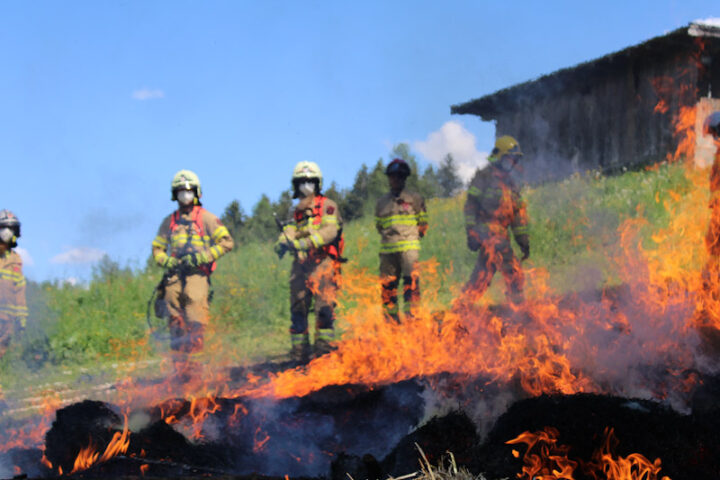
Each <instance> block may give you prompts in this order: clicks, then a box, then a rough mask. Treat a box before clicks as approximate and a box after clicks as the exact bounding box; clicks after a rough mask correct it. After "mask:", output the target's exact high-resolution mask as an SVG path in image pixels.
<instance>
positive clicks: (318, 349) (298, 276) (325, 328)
mask: <svg viewBox="0 0 720 480" xmlns="http://www.w3.org/2000/svg"><path fill="white" fill-rule="evenodd" d="M322 181H323V178H322V172H321V171H320V167H318V165H317V164H316V163H314V162H307V161H303V162H300V163H298V164H297V165H296V166H295V169H294V171H293V176H292V188H293V198H298V199H299V201H298V204H297V206H296V207H295V209H294V212H293V218H292V221H291V222H290V223H288V224H287V225H285V227H284V228H283V231H282V232H281V233H280V236H279V237H278V240H277V242H276V243H275V250H276V252H277V253H278V256H280V257H282V255H283V254H284V253H285V252H286V251H291V252H293V257H294V259H293V264H292V267H291V271H290V324H291V325H290V342H291V349H290V356H291V358H292V360H293V361H295V362H297V363H306V362H307V361H309V360H310V355H311V348H310V334H309V332H308V315H309V313H310V307H311V304H312V301H313V298H314V299H315V344H314V353H315V355H316V356H320V355H323V354H325V353H328V352H330V351H331V350H332V349H333V346H332V342H333V340H334V339H335V299H336V296H337V291H338V287H339V281H340V262H341V261H342V260H343V259H342V250H343V243H344V242H343V237H342V218H341V216H340V211H339V210H338V206H337V204H336V203H335V202H334V201H332V200H330V199H329V198H327V197H325V196H324V195H323V194H322Z"/></svg>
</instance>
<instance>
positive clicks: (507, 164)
mask: <svg viewBox="0 0 720 480" xmlns="http://www.w3.org/2000/svg"><path fill="white" fill-rule="evenodd" d="M498 163H499V166H500V168H501V169H502V170H503V171H505V172H510V171H511V170H512V169H513V168H514V167H515V163H516V162H515V159H514V158H512V157H510V156H509V155H506V156H504V157H502V158H501V159H500V161H499V162H498Z"/></svg>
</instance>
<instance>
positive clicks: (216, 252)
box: [210, 245, 223, 260]
mask: <svg viewBox="0 0 720 480" xmlns="http://www.w3.org/2000/svg"><path fill="white" fill-rule="evenodd" d="M222 253H223V250H222V247H220V246H218V245H215V246H214V247H210V255H212V257H213V258H214V259H215V260H217V259H218V258H220V256H221V255H222Z"/></svg>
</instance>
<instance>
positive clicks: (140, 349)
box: [0, 165, 691, 387]
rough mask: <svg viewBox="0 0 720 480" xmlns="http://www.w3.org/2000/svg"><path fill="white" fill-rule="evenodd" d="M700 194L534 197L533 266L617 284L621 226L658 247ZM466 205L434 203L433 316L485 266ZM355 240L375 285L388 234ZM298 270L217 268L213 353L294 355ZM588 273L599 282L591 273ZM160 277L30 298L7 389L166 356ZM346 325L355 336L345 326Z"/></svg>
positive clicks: (542, 189) (152, 272)
mask: <svg viewBox="0 0 720 480" xmlns="http://www.w3.org/2000/svg"><path fill="white" fill-rule="evenodd" d="M690 188H691V187H690V185H689V182H688V181H687V180H686V179H685V176H684V173H683V167H682V166H679V165H669V166H667V165H666V166H661V167H660V168H658V169H657V170H654V171H647V172H631V173H626V174H624V175H622V176H615V177H603V176H596V175H592V174H590V175H584V176H574V177H571V178H569V179H567V180H564V181H561V182H559V183H554V184H547V185H542V186H538V187H534V188H528V189H526V191H525V192H524V198H525V199H526V201H527V204H528V213H529V218H530V241H531V263H530V264H529V265H530V266H534V267H541V268H544V269H547V271H548V272H549V274H550V277H549V278H550V284H551V286H552V287H554V288H556V289H558V290H560V291H567V290H572V289H579V288H589V287H596V286H597V285H598V284H602V283H606V282H612V281H613V279H614V272H613V271H612V266H611V265H609V264H607V262H606V261H604V258H605V257H604V252H605V251H607V250H609V249H612V248H614V246H615V245H616V244H617V233H616V232H617V228H618V226H619V225H620V224H621V222H623V221H624V220H625V219H628V218H633V217H636V216H637V215H639V212H642V215H643V216H644V217H645V218H646V219H647V220H648V226H647V227H646V231H645V234H644V235H645V238H644V241H648V238H649V235H650V233H651V232H652V231H655V230H657V229H659V228H662V227H663V226H665V225H666V224H667V222H668V214H667V212H666V211H665V208H664V207H663V202H662V201H660V202H658V201H657V198H658V197H659V198H664V197H665V196H666V192H668V191H670V190H672V191H674V192H677V193H678V194H680V195H681V196H682V195H683V194H685V193H687V192H688V191H689V189H690ZM463 202H464V197H463V196H459V197H456V198H452V199H434V200H431V201H430V202H429V203H428V211H429V223H430V230H429V232H428V235H427V237H426V238H425V239H424V240H423V249H422V253H421V260H422V261H423V262H424V263H423V266H424V267H423V268H424V269H425V270H426V271H428V270H429V269H431V268H432V267H433V266H436V267H437V271H436V273H435V274H434V282H433V284H434V288H433V289H432V291H426V293H427V295H428V296H432V297H433V302H434V303H435V305H433V307H434V308H443V307H444V306H447V305H449V303H450V301H451V300H452V298H453V296H454V295H455V294H456V292H457V291H458V289H459V288H460V287H461V286H462V284H463V283H464V282H465V281H466V279H467V278H468V276H469V275H470V272H471V270H472V268H473V265H474V262H475V254H474V253H472V252H470V251H469V250H468V249H467V247H466V242H465V231H464V221H463V217H462V205H463ZM345 238H346V251H345V256H346V257H348V258H349V259H350V262H349V263H348V264H346V265H345V267H344V268H345V269H346V271H347V272H352V274H353V275H358V272H364V273H365V275H370V276H373V277H374V276H375V275H376V274H377V268H378V258H377V251H378V246H379V236H378V234H377V232H376V231H375V228H374V224H373V219H372V218H371V217H365V218H363V219H360V220H358V221H355V222H352V223H350V224H348V225H346V227H345ZM150 240H151V239H148V241H150ZM290 263H291V260H290V258H289V257H286V258H284V259H283V260H278V259H277V257H276V256H275V254H274V252H273V250H272V244H271V243H268V244H257V243H251V244H245V245H239V246H238V247H237V248H236V250H235V251H233V252H232V253H230V254H229V255H227V256H226V257H224V258H222V259H221V260H220V261H219V263H218V269H217V271H216V272H215V274H214V275H213V287H214V290H215V299H214V301H213V303H212V306H211V312H212V316H213V319H212V328H211V331H210V332H209V334H208V341H207V344H208V347H207V348H206V354H208V355H215V356H220V355H222V356H223V357H224V358H225V359H226V360H227V361H228V362H229V363H231V364H242V363H247V362H251V361H259V360H261V359H263V358H266V357H273V356H276V355H281V354H283V353H285V352H286V351H287V349H288V347H289V341H288V327H289V292H288V276H289V267H290ZM589 270H592V272H594V273H593V274H588V271H589ZM161 275H162V272H161V271H160V269H158V268H155V267H151V268H148V269H147V270H145V271H139V272H132V271H128V270H119V271H117V272H114V273H112V274H106V275H102V276H100V278H98V279H96V280H95V281H93V282H92V283H91V284H90V285H89V286H88V287H87V288H85V287H79V286H69V285H64V286H61V285H58V284H43V285H34V286H33V288H31V291H30V292H29V293H30V295H29V296H30V297H31V298H32V302H31V305H30V307H31V315H32V318H33V322H31V326H30V328H29V329H28V332H27V335H26V338H24V339H23V340H22V341H21V342H18V343H16V344H14V345H12V347H11V349H10V351H9V352H8V354H7V355H6V356H5V357H4V358H3V359H2V360H0V375H2V378H3V381H2V383H3V385H6V386H10V387H12V386H13V385H17V384H22V383H24V382H27V379H28V375H36V376H37V375H46V376H50V377H52V376H53V375H58V374H59V372H65V373H67V372H70V374H72V372H76V373H77V372H80V371H102V370H112V368H111V367H108V365H110V364H112V363H113V362H126V361H128V360H148V359H153V358H157V356H158V350H159V349H158V348H157V346H156V345H154V344H153V343H152V342H148V340H147V338H146V332H147V328H146V320H145V311H146V306H147V301H148V298H149V297H150V295H151V293H152V289H153V288H154V286H155V285H156V283H157V282H158V281H159V279H160V277H161ZM421 281H422V280H421ZM502 283H503V282H502V279H501V278H500V277H499V275H498V276H497V277H496V278H495V281H494V282H493V287H492V288H491V290H490V291H489V292H488V295H489V298H490V299H492V300H494V301H501V300H502V299H503V285H502ZM423 285H426V284H425V283H421V286H423ZM430 294H432V295H430ZM353 307H354V305H353V303H352V300H346V301H345V302H344V303H343V304H341V305H340V308H339V311H340V312H341V314H342V313H343V312H344V311H346V310H347V309H351V308H353ZM339 323H340V327H341V328H346V327H347V326H346V325H345V324H344V323H343V322H342V319H341V320H340V322H339ZM37 352H41V354H42V353H45V354H47V357H48V361H47V362H45V364H44V366H43V367H42V369H41V373H40V374H38V373H32V368H31V367H32V365H33V360H32V359H33V354H37ZM28 365H29V366H28ZM110 375H113V373H112V372H111V373H110Z"/></svg>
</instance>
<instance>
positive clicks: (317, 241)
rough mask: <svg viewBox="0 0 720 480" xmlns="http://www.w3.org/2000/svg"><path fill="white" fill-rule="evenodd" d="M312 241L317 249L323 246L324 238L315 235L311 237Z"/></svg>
mask: <svg viewBox="0 0 720 480" xmlns="http://www.w3.org/2000/svg"><path fill="white" fill-rule="evenodd" d="M310 240H311V241H312V243H313V246H315V247H316V248H317V247H320V246H321V245H322V244H323V239H322V237H321V236H320V235H318V234H317V233H313V234H312V235H310Z"/></svg>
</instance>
